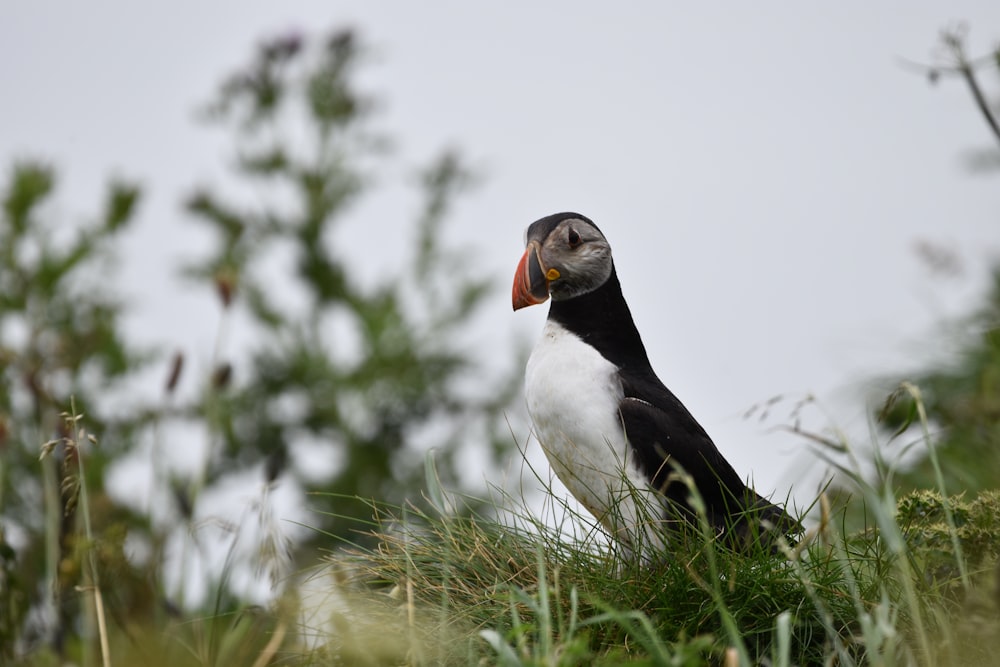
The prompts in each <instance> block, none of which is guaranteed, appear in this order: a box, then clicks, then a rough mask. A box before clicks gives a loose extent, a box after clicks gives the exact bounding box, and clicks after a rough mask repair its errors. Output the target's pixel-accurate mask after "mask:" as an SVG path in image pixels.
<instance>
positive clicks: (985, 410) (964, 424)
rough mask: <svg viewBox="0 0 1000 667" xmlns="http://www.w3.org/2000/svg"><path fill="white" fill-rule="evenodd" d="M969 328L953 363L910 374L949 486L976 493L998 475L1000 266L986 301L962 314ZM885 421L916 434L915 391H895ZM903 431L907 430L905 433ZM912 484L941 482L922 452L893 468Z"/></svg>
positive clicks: (906, 483)
mask: <svg viewBox="0 0 1000 667" xmlns="http://www.w3.org/2000/svg"><path fill="white" fill-rule="evenodd" d="M961 328H962V329H964V330H965V331H966V332H967V334H966V336H964V338H963V339H962V340H961V341H960V342H959V350H958V354H957V355H956V356H955V358H954V360H953V362H952V363H950V364H948V365H946V366H944V367H941V368H935V369H931V370H928V371H925V372H923V373H922V374H920V375H918V376H917V377H916V378H914V379H913V380H912V382H913V383H914V384H916V385H917V386H919V387H920V391H921V394H922V396H923V399H924V405H925V406H926V410H927V415H928V417H929V418H930V420H931V422H932V425H933V427H934V430H935V433H934V441H935V444H934V447H935V448H936V451H937V455H938V457H939V458H940V460H941V471H942V474H943V475H944V480H945V488H947V489H949V491H951V490H954V491H956V492H957V491H967V492H969V493H977V492H979V491H982V490H986V489H993V488H996V486H997V480H1000V271H997V272H995V273H994V274H993V276H992V283H991V285H990V289H989V291H988V293H987V295H986V303H985V304H984V305H983V306H982V307H981V308H980V309H979V311H978V312H976V313H975V314H973V315H972V316H971V317H968V318H966V319H965V320H964V323H963V326H962V327H961ZM882 418H883V422H884V423H885V424H886V426H887V427H889V428H892V429H894V430H896V431H897V432H898V433H899V434H900V436H901V437H914V436H915V432H916V430H915V429H911V428H910V426H911V425H912V424H913V423H914V421H915V418H916V403H915V402H914V400H913V397H912V396H909V395H907V394H905V393H893V394H891V395H890V397H889V399H888V400H887V402H886V404H885V407H884V408H883V410H882ZM904 434H905V435H904ZM895 477H896V479H897V480H898V482H899V484H900V485H901V486H903V487H904V488H908V489H932V488H937V484H936V482H935V473H934V469H933V466H932V463H931V461H930V459H928V458H927V456H926V455H921V456H919V457H918V458H917V459H916V460H915V461H914V462H913V463H912V464H910V465H909V466H907V467H906V468H904V469H902V470H898V471H896V473H895Z"/></svg>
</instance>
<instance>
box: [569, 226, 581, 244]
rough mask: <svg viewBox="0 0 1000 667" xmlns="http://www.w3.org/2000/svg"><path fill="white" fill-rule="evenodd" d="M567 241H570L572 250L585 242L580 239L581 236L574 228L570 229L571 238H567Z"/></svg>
mask: <svg viewBox="0 0 1000 667" xmlns="http://www.w3.org/2000/svg"><path fill="white" fill-rule="evenodd" d="M567 240H568V241H569V247H570V248H575V247H577V246H578V245H580V244H581V243H582V242H583V239H581V238H580V235H579V234H578V233H577V232H576V230H575V229H572V228H570V230H569V236H568V237H567Z"/></svg>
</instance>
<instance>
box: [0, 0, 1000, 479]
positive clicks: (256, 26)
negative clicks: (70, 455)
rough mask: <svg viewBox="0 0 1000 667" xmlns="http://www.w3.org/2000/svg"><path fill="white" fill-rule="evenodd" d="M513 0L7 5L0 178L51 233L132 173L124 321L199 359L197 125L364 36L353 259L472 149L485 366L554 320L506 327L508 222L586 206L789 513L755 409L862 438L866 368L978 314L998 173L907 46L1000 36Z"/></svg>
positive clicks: (954, 101)
mask: <svg viewBox="0 0 1000 667" xmlns="http://www.w3.org/2000/svg"><path fill="white" fill-rule="evenodd" d="M518 7H521V8H520V9H518ZM528 7H529V3H492V4H490V5H487V4H486V3H468V2H436V3H414V2H404V1H396V2H370V1H360V0H359V1H352V2H282V3H270V2H215V3H205V2H193V1H178V2H171V3H159V4H158V5H157V6H151V3H135V2H127V1H125V0H118V1H103V2H101V1H91V2H87V3H56V2H31V3H4V4H3V5H2V6H0V56H2V57H0V90H2V91H3V99H4V103H3V111H2V114H3V115H2V120H3V122H2V123H0V128H2V129H0V162H2V163H3V164H9V163H10V161H11V160H12V159H13V158H15V157H24V156H35V157H42V158H45V159H48V160H50V161H51V162H53V163H54V164H55V165H56V166H57V167H58V168H59V171H60V174H61V177H62V184H61V185H62V187H61V188H60V192H61V197H60V200H59V201H60V204H59V208H58V210H59V211H60V212H61V213H64V214H66V215H67V216H68V217H69V219H78V218H79V217H80V215H81V214H82V213H86V212H91V211H95V210H96V209H97V206H98V202H99V193H100V192H102V188H103V185H104V183H105V182H106V180H107V178H108V177H109V176H110V175H114V174H120V175H124V176H129V177H134V178H138V179H139V180H140V181H141V182H142V183H143V184H144V186H145V187H146V194H147V198H146V200H145V201H144V205H143V207H142V210H141V219H140V224H139V227H138V228H137V230H136V231H135V232H134V233H133V234H132V236H131V237H130V242H129V253H130V254H129V256H128V257H127V258H126V265H125V267H124V280H123V284H122V287H123V288H124V289H125V290H126V291H127V293H129V294H131V295H133V296H134V300H135V302H136V310H135V314H134V316H133V318H132V320H131V321H130V326H131V327H132V329H133V330H134V331H135V332H136V334H137V335H139V336H141V337H142V338H143V339H144V340H147V341H150V342H154V341H156V342H170V343H171V344H178V343H179V344H181V345H183V346H184V347H185V348H186V349H187V351H188V352H189V354H192V355H193V356H194V357H196V358H201V359H205V358H207V357H208V355H209V354H210V349H211V345H212V340H213V336H214V334H215V324H216V322H215V310H216V309H215V305H214V303H213V302H212V300H211V298H210V295H198V294H192V293H190V292H183V291H179V290H178V288H177V284H176V282H175V281H174V280H173V277H174V271H175V268H176V266H177V261H178V259H179V258H182V257H183V256H184V255H185V254H186V253H189V252H193V251H197V247H196V246H197V244H198V243H199V241H200V237H199V236H198V235H197V234H195V233H194V227H193V226H192V225H190V224H189V223H188V222H186V221H185V218H184V216H183V213H182V211H181V208H180V202H181V200H182V198H183V196H184V195H185V194H186V193H187V192H189V191H190V188H191V186H192V185H193V184H195V183H197V182H199V181H202V180H206V179H208V180H212V179H215V180H218V179H221V178H222V174H223V173H224V168H225V165H226V161H227V159H228V158H229V154H228V153H227V152H226V150H225V146H224V144H222V143H220V141H219V137H218V135H217V134H213V132H212V131H210V130H208V129H206V128H205V127H204V126H201V125H199V124H198V123H197V122H196V121H195V117H194V116H195V114H194V110H195V109H196V107H197V106H198V105H199V104H200V103H202V102H204V101H205V100H206V99H207V97H208V96H209V95H210V93H211V92H212V91H213V89H214V86H215V85H216V84H217V83H218V82H219V81H220V79H221V78H222V77H223V76H224V75H225V74H227V73H228V72H230V71H231V70H232V69H233V68H234V67H236V66H239V65H241V64H242V63H244V62H245V61H246V59H247V57H248V55H249V54H250V51H251V45H252V44H253V43H255V42H256V41H257V40H259V39H260V38H262V37H266V36H270V35H273V34H274V33H276V32H281V31H286V30H302V31H307V32H308V31H322V30H325V29H327V28H328V27H330V26H335V25H344V24H347V25H354V26H356V27H357V28H358V29H359V30H360V33H361V35H362V37H363V38H364V39H365V40H366V41H367V42H368V43H369V44H370V45H371V46H372V47H373V53H372V58H371V63H370V66H369V67H368V68H367V70H366V71H365V74H364V77H363V78H364V83H365V85H366V86H367V87H368V88H369V89H370V90H371V91H372V92H374V93H375V94H376V95H378V96H379V98H380V99H381V102H382V105H383V108H382V112H381V114H380V117H379V123H378V124H379V126H380V127H382V128H383V129H384V130H385V131H386V132H388V133H389V134H391V135H392V136H393V137H394V138H395V139H396V142H397V146H398V155H399V158H400V160H399V164H400V165H401V166H400V168H399V169H398V171H397V172H395V173H388V174H385V175H383V180H384V182H385V183H386V185H387V188H386V190H385V193H384V195H381V196H378V197H375V198H374V199H373V200H371V201H369V202H368V203H367V204H366V205H365V206H363V207H362V208H361V209H359V210H358V212H357V215H356V217H355V218H354V220H353V221H352V222H349V223H347V225H348V227H347V228H345V230H344V236H343V238H344V241H345V242H347V243H352V244H361V245H363V244H366V243H370V242H371V241H372V239H373V238H374V237H373V236H372V235H373V233H374V230H375V229H378V230H379V231H378V235H379V238H380V239H385V238H387V237H392V236H399V237H401V238H406V236H405V235H406V227H405V225H406V223H407V222H408V221H410V220H412V218H413V216H412V213H413V208H414V206H413V201H412V200H410V199H406V198H405V197H403V196H401V195H400V191H401V188H400V187H398V184H399V183H400V182H403V181H404V180H405V177H406V174H407V173H408V172H407V170H408V169H410V168H412V167H413V166H415V165H418V164H420V163H421V162H424V161H426V160H427V159H428V158H430V157H431V156H432V155H433V154H434V153H435V151H436V150H437V149H439V148H441V147H444V146H457V147H459V148H461V149H462V150H464V151H465V153H466V154H467V155H469V156H470V157H471V158H472V159H473V162H474V163H475V164H476V165H477V166H478V167H479V169H480V171H481V173H482V175H483V177H484V181H483V186H482V187H481V188H480V189H479V190H477V191H476V192H474V193H473V194H472V195H470V196H469V197H468V198H467V199H466V200H465V201H464V203H463V204H462V205H461V206H460V207H459V209H458V211H457V215H456V216H455V218H454V219H453V220H452V226H451V230H452V233H453V234H454V235H455V237H456V238H457V239H459V241H460V242H462V243H468V244H469V245H470V248H471V249H472V250H473V251H474V252H475V253H476V256H477V258H478V266H479V267H480V270H481V271H482V272H483V274H485V275H488V276H492V277H494V278H495V279H496V281H497V283H498V286H499V288H498V290H497V292H496V296H495V299H494V300H493V301H492V302H491V303H490V304H489V305H488V307H487V309H486V312H485V313H484V316H483V322H484V323H485V324H484V332H483V333H484V341H485V342H484V344H483V354H484V358H491V357H492V358H496V357H498V356H502V355H504V354H506V352H507V350H512V349H513V346H514V343H515V342H516V341H523V340H526V339H533V338H534V337H535V336H537V334H538V332H539V331H540V329H541V326H542V322H543V320H544V317H545V309H544V308H534V309H529V310H527V311H521V312H518V313H516V314H514V313H512V312H511V307H510V300H509V289H508V288H509V283H510V281H511V278H512V275H513V270H514V267H515V265H516V263H517V260H518V259H519V257H520V254H521V252H522V247H521V243H522V231H523V229H524V227H525V226H526V225H527V224H529V223H530V222H532V221H533V220H535V219H536V218H538V217H541V216H543V215H546V214H549V213H553V212H556V211H560V210H576V211H579V212H581V213H584V214H586V215H588V216H590V217H591V218H593V219H594V220H595V221H596V222H597V223H598V225H600V226H601V228H602V229H603V230H604V232H605V234H606V235H607V237H608V238H609V240H610V241H611V243H612V246H613V248H614V252H615V258H616V262H617V265H618V271H619V274H620V276H621V280H622V283H623V287H624V290H625V294H626V298H627V299H628V301H629V304H630V306H631V308H632V311H633V314H634V315H635V318H636V321H637V324H638V326H639V329H640V331H641V332H642V333H643V335H644V338H645V342H646V345H647V348H648V349H649V352H650V355H651V357H652V361H653V364H654V367H655V368H656V369H657V371H658V373H659V374H660V376H661V378H662V379H663V380H664V381H665V382H666V384H667V385H668V386H670V387H671V388H672V389H673V390H674V391H675V393H677V394H678V395H679V397H680V398H681V399H682V400H683V401H684V402H685V403H686V404H687V405H688V407H689V408H690V409H691V411H692V412H693V413H694V414H695V415H696V416H697V417H698V418H699V419H700V420H701V421H702V422H703V424H704V425H705V426H706V428H707V429H708V431H709V432H710V433H711V434H712V435H713V436H714V437H715V439H716V441H717V442H718V444H719V446H720V449H722V451H723V452H724V453H725V454H726V456H727V457H728V458H729V459H730V460H731V461H732V462H733V464H734V466H735V467H736V468H737V470H738V471H739V472H740V473H741V474H744V475H750V474H751V473H752V474H753V476H754V477H755V479H756V482H757V485H758V487H759V488H760V490H761V491H762V492H764V493H769V492H771V491H772V490H777V493H778V495H779V496H784V494H785V493H786V492H787V490H788V487H789V485H791V484H792V483H793V481H794V480H795V479H796V477H797V475H798V473H797V472H793V473H789V472H788V470H789V468H790V466H792V462H793V459H794V458H795V450H796V443H797V441H796V440H795V439H793V438H790V437H788V436H786V435H781V434H773V433H768V432H767V429H766V426H762V425H760V424H758V423H756V422H754V421H747V420H744V419H742V418H741V415H742V414H743V413H744V411H745V410H746V409H747V408H748V407H749V406H751V405H752V404H754V403H757V402H759V401H763V400H766V399H767V398H769V397H771V396H773V395H775V394H785V395H789V396H793V397H800V396H802V395H803V394H805V393H807V392H812V393H815V394H816V395H818V396H819V397H820V398H821V399H823V400H824V401H825V402H826V403H827V404H828V406H829V407H830V409H831V411H832V412H833V414H834V415H835V417H836V419H837V421H838V422H839V423H841V424H842V425H844V426H850V425H851V424H855V423H857V420H858V419H859V418H860V417H861V416H862V414H863V409H864V402H863V400H864V398H865V392H864V391H863V389H862V383H863V382H864V380H866V379H867V378H869V377H870V376H873V375H877V374H880V373H884V372H887V371H890V370H893V369H901V368H905V367H906V366H908V365H911V364H912V365H914V366H919V365H920V362H921V360H922V359H923V358H924V357H925V356H930V355H931V354H933V353H934V352H935V347H936V346H937V345H938V340H939V339H938V338H936V337H935V336H934V335H933V333H934V331H935V329H934V325H935V323H936V322H939V321H941V319H942V318H943V317H945V316H946V315H949V314H955V313H959V312H963V310H965V309H967V308H968V307H970V305H971V304H973V303H975V296H976V295H977V294H979V293H981V290H982V288H983V286H984V284H985V274H986V269H987V267H988V266H989V264H990V260H991V258H996V257H997V254H998V250H1000V244H998V236H997V233H996V229H997V226H998V223H1000V220H998V212H1000V188H998V178H1000V176H998V175H997V174H992V175H983V174H974V173H970V171H969V170H968V169H967V168H966V167H965V166H964V163H963V159H964V156H965V155H966V153H967V151H969V150H971V149H976V148H983V147H989V146H990V142H991V138H990V136H989V134H988V133H987V130H986V128H985V126H984V124H983V121H982V119H981V118H980V117H979V116H978V113H977V111H976V110H975V109H974V107H973V105H972V103H971V101H970V99H969V96H968V94H967V91H966V90H965V89H964V87H963V86H962V85H961V84H960V83H959V82H957V81H945V82H943V83H942V84H940V85H938V86H937V87H931V86H929V85H928V83H927V81H926V80H925V79H924V78H922V77H920V76H918V75H916V74H914V73H912V72H910V71H907V70H906V69H904V68H903V67H902V66H901V65H900V58H909V59H913V60H920V61H932V60H934V54H935V50H936V49H935V47H936V44H937V36H938V33H939V30H940V29H941V28H942V27H945V26H948V25H952V24H953V23H954V22H955V21H956V20H965V21H967V22H968V23H969V25H970V26H971V28H972V32H971V43H972V45H973V51H974V52H975V53H981V52H983V51H985V50H986V49H987V48H988V47H989V46H991V45H992V44H993V43H995V41H997V40H1000V3H998V2H995V0H994V1H982V2H949V3H942V2H906V3H902V2H897V3H879V4H878V5H877V6H876V5H874V4H873V3H824V6H823V7H818V6H815V5H812V4H809V5H806V4H802V3H768V4H767V5H764V4H762V3H753V4H751V3H739V4H737V3H732V4H731V5H730V6H729V7H728V8H723V7H722V6H721V5H719V4H718V3H711V4H709V3H684V4H681V3H662V2H655V3H654V2H645V3H639V2H637V3H627V4H626V3H615V4H614V5H612V3H597V2H579V1H577V2H548V3H531V5H530V8H528ZM994 82H995V81H994V80H991V81H990V83H991V84H993V83H994ZM992 90H994V91H996V86H993V88H992ZM383 230H399V233H398V234H384V233H383ZM918 241H929V242H932V243H935V244H940V245H942V246H943V247H945V248H947V249H949V250H953V251H955V252H956V253H958V254H959V255H960V256H961V258H962V259H963V260H964V262H965V267H966V271H965V274H964V276H963V277H960V278H957V279H947V280H945V279H943V278H941V277H939V276H934V275H932V274H931V273H929V272H928V271H927V270H926V268H925V267H924V265H923V264H921V262H920V261H919V260H918V259H917V257H916V255H915V253H914V250H913V248H914V244H915V243H916V242H918ZM380 242H381V241H380ZM394 252H395V253H397V254H398V253H400V252H402V249H401V248H395V249H393V248H389V249H388V250H387V251H386V256H385V258H384V261H385V262H387V263H388V262H391V261H392V260H393V257H394V256H393V253H394ZM377 269H378V265H372V266H368V267H366V269H365V270H370V271H376V270H377ZM359 270H361V269H360V267H359ZM498 351H499V352H498ZM783 410H784V413H783V414H777V415H776V416H777V417H783V416H784V414H787V409H783ZM780 412H781V411H780V410H779V413H780ZM522 417H523V415H522ZM778 421H780V419H779V420H778ZM484 474H486V473H485V472H484ZM812 491H813V489H811V488H810V489H808V490H806V492H805V494H804V495H805V496H809V495H810V494H811V493H812Z"/></svg>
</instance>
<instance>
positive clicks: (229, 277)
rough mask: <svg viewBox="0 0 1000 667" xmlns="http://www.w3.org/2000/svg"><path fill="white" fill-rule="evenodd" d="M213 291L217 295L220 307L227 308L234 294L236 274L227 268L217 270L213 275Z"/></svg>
mask: <svg viewBox="0 0 1000 667" xmlns="http://www.w3.org/2000/svg"><path fill="white" fill-rule="evenodd" d="M215 291H216V292H218V294H219V300H220V301H222V307H223V308H229V306H230V304H232V302H233V294H234V293H235V292H236V272H235V271H233V270H232V269H231V268H228V267H225V268H221V269H219V270H218V271H217V272H216V273H215Z"/></svg>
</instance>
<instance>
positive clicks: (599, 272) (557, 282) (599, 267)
mask: <svg viewBox="0 0 1000 667" xmlns="http://www.w3.org/2000/svg"><path fill="white" fill-rule="evenodd" d="M525 246H526V248H525V251H524V256H522V257H521V262H520V263H519V264H518V265H517V272H516V273H515V274H514V289H513V293H512V298H513V302H514V310H517V309H518V308H524V307H525V306H533V305H535V304H538V303H544V302H545V300H546V299H548V298H549V296H551V297H552V300H553V301H562V300H565V299H572V298H573V297H575V296H580V295H581V294H586V293H587V292H592V291H594V290H595V289H597V288H598V287H600V286H601V285H603V284H604V283H605V282H606V281H607V280H608V278H610V277H611V271H612V269H613V264H612V261H611V246H610V245H608V240H607V239H606V238H604V234H602V233H601V230H600V229H598V228H597V225H595V224H594V223H593V222H591V221H590V220H589V219H587V218H585V217H584V216H582V215H580V214H579V213H556V214H555V215H550V216H548V217H545V218H542V219H541V220H536V221H535V222H533V223H531V226H530V227H528V230H527V232H525Z"/></svg>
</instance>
